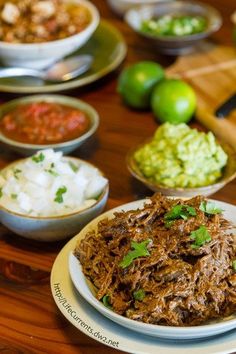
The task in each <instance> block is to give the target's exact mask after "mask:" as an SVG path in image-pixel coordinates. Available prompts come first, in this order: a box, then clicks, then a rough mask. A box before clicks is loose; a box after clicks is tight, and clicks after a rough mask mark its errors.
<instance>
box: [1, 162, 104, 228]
mask: <svg viewBox="0 0 236 354" xmlns="http://www.w3.org/2000/svg"><path fill="white" fill-rule="evenodd" d="M30 158H31V157H26V158H22V159H18V160H16V161H13V162H11V163H10V164H8V165H7V166H5V167H4V168H3V169H1V170H0V176H1V175H2V173H4V172H6V171H7V170H8V169H11V168H12V167H14V166H16V165H17V164H18V163H21V162H23V161H26V160H28V159H30ZM62 158H63V160H70V161H71V160H72V161H73V160H74V161H76V162H79V163H80V164H84V165H89V166H91V167H93V168H95V169H96V170H98V172H99V174H100V175H101V176H102V177H105V174H104V172H103V171H102V170H100V168H98V167H97V166H95V165H94V164H93V163H91V162H88V161H85V160H82V159H80V158H78V157H74V156H63V157H62ZM108 192H109V181H108V179H107V183H106V185H105V187H104V188H103V190H102V192H101V193H100V195H99V196H98V198H97V199H96V202H95V203H94V204H93V205H90V206H88V207H86V208H84V209H81V210H79V211H74V212H71V213H68V214H62V215H52V216H33V215H26V214H21V213H18V212H15V211H12V210H10V209H8V208H6V207H4V206H3V205H2V204H1V203H0V212H1V211H3V212H5V213H7V214H10V215H12V216H16V217H20V218H23V219H28V220H35V221H40V220H41V221H48V220H58V219H60V220H63V219H66V218H68V217H72V216H75V215H77V216H78V215H79V214H83V213H85V212H86V211H88V210H89V209H93V208H94V207H95V206H96V205H98V204H99V203H100V202H101V201H102V200H103V198H105V197H106V195H108ZM0 220H1V217H0Z"/></svg>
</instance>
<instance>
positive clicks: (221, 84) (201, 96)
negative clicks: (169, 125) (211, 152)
mask: <svg viewBox="0 0 236 354" xmlns="http://www.w3.org/2000/svg"><path fill="white" fill-rule="evenodd" d="M167 76H168V77H177V78H181V79H184V80H185V81H187V82H188V83H189V84H190V85H191V86H192V87H193V88H194V90H195V92H196V94H197V99H198V108H197V112H196V118H197V119H198V120H199V121H200V122H201V123H202V124H203V125H204V126H206V127H207V128H208V129H210V130H212V131H213V132H214V133H215V135H216V136H218V137H219V138H220V139H221V140H224V141H226V142H228V143H229V144H230V145H232V147H233V148H234V149H235V151H236V109H235V110H234V111H233V112H231V114H230V115H229V116H228V117H227V118H224V119H219V118H217V117H216V116H215V110H216V109H217V108H218V107H219V106H220V105H221V104H222V103H224V102H225V101H226V100H227V99H228V98H229V97H230V96H231V95H233V94H234V93H236V48H234V47H225V46H218V45H215V44H212V43H209V42H203V43H202V44H201V45H200V46H199V47H198V48H197V51H196V52H194V53H192V54H190V55H187V56H182V57H179V58H178V59H177V61H176V62H175V63H174V64H173V65H172V66H171V67H169V68H168V69H167Z"/></svg>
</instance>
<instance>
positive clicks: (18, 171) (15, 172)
mask: <svg viewBox="0 0 236 354" xmlns="http://www.w3.org/2000/svg"><path fill="white" fill-rule="evenodd" d="M21 172H22V171H21V170H20V169H19V168H14V170H13V174H14V177H15V178H16V179H19V176H18V174H19V173H21Z"/></svg>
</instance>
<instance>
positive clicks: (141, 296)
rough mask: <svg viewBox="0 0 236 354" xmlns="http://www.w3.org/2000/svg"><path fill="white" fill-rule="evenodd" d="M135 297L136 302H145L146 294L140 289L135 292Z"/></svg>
mask: <svg viewBox="0 0 236 354" xmlns="http://www.w3.org/2000/svg"><path fill="white" fill-rule="evenodd" d="M133 296H134V298H135V300H138V301H143V299H144V298H145V296H146V292H145V291H144V290H143V289H139V290H137V291H134V292H133Z"/></svg>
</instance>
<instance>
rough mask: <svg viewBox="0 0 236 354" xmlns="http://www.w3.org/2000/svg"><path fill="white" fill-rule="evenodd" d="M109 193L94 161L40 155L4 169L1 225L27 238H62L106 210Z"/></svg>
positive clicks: (47, 152)
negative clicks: (93, 163) (92, 162)
mask: <svg viewBox="0 0 236 354" xmlns="http://www.w3.org/2000/svg"><path fill="white" fill-rule="evenodd" d="M108 189H109V186H108V180H107V179H106V178H105V177H104V175H103V173H102V171H100V170H99V169H98V168H97V167H95V166H94V165H92V164H91V163H89V162H86V161H84V160H81V159H78V158H74V157H69V156H63V155H62V152H55V151H54V150H52V149H48V150H42V151H38V152H37V153H36V154H35V155H33V156H31V157H28V158H25V159H21V160H17V161H15V162H13V163H11V164H10V165H8V166H7V167H5V168H4V169H3V170H1V171H0V221H1V222H2V224H3V225H5V226H6V227H7V228H8V229H10V230H11V231H13V232H14V233H16V234H18V235H21V236H24V237H26V238H30V239H35V240H39V241H57V240H61V239H64V238H67V237H71V236H73V235H75V234H76V233H77V232H78V231H80V229H82V228H83V227H84V226H85V225H86V224H87V223H88V222H89V221H90V220H92V219H93V218H95V217H96V216H97V215H99V214H100V213H101V212H102V210H103V209H104V207H105V204H106V201H107V198H108Z"/></svg>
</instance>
